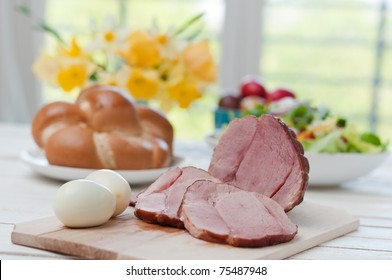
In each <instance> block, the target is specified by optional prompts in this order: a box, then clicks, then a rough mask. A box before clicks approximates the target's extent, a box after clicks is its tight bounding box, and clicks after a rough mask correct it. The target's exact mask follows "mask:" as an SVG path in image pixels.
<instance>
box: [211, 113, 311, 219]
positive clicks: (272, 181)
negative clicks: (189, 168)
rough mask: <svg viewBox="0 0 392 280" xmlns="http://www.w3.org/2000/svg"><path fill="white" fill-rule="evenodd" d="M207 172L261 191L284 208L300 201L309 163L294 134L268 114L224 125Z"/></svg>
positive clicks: (247, 188)
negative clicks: (224, 129) (225, 126)
mask: <svg viewBox="0 0 392 280" xmlns="http://www.w3.org/2000/svg"><path fill="white" fill-rule="evenodd" d="M208 172H209V173H210V174H211V175H212V176H214V177H216V178H218V179H219V180H221V181H222V182H225V183H228V184H231V185H235V186H237V187H239V188H241V189H243V190H248V191H252V192H258V193H261V194H264V195H266V196H268V197H270V198H272V199H273V200H275V201H276V202H278V203H279V204H280V205H281V206H282V207H283V209H284V210H285V211H289V210H291V209H292V208H293V207H295V206H296V205H298V204H299V203H301V202H302V200H303V197H304V193H305V190H306V188H307V184H308V173H309V164H308V161H307V159H306V158H305V157H304V150H303V147H302V145H301V144H300V143H299V142H298V141H297V140H296V136H295V133H294V132H293V131H291V130H290V129H289V128H288V127H287V126H286V125H285V124H284V123H283V122H282V121H280V120H279V119H278V118H276V117H274V116H272V115H263V116H261V117H260V118H256V117H254V116H246V117H243V118H241V119H235V120H233V121H232V122H230V124H229V125H228V127H227V129H226V131H225V133H224V134H223V135H222V136H221V138H220V140H219V143H218V145H217V146H216V147H215V149H214V152H213V155H212V159H211V163H210V166H209V169H208Z"/></svg>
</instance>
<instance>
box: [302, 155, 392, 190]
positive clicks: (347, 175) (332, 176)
mask: <svg viewBox="0 0 392 280" xmlns="http://www.w3.org/2000/svg"><path fill="white" fill-rule="evenodd" d="M305 156H306V158H307V159H308V161H309V165H310V172H309V185H311V186H334V185H339V184H341V183H343V182H346V181H350V180H354V179H357V178H359V177H363V176H365V175H367V174H369V173H370V172H371V171H373V170H374V169H376V168H377V167H378V166H380V165H381V164H382V163H383V162H384V161H385V160H386V159H387V158H388V157H389V156H390V153H388V152H384V153H379V154H361V153H336V154H323V153H311V152H306V153H305Z"/></svg>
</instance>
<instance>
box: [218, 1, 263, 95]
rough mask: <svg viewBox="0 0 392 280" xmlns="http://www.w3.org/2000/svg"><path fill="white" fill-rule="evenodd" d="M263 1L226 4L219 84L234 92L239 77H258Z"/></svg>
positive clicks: (230, 2)
mask: <svg viewBox="0 0 392 280" xmlns="http://www.w3.org/2000/svg"><path fill="white" fill-rule="evenodd" d="M263 2H264V1H263V0H241V1H239V0H226V12H225V23H224V28H223V34H222V57H221V60H220V65H219V68H220V83H221V85H222V87H223V88H228V89H229V88H230V89H236V88H237V87H238V83H239V81H240V80H241V78H242V77H244V76H245V75H247V74H252V75H258V74H260V70H259V69H260V58H261V25H262V17H261V15H262V7H263Z"/></svg>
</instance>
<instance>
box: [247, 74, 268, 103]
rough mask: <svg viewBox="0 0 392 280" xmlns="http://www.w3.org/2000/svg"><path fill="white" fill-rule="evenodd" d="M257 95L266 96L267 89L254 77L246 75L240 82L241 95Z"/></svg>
mask: <svg viewBox="0 0 392 280" xmlns="http://www.w3.org/2000/svg"><path fill="white" fill-rule="evenodd" d="M247 96H259V97H262V98H267V91H266V90H265V88H264V87H263V86H262V85H261V82H260V80H259V79H257V78H256V77H246V78H244V80H243V82H242V83H241V97H242V98H244V97H247Z"/></svg>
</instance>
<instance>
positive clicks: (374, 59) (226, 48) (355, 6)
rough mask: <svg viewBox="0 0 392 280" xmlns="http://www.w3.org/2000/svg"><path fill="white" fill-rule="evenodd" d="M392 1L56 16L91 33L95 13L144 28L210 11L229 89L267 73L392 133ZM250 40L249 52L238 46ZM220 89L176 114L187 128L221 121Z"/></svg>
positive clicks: (209, 4)
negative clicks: (245, 77)
mask: <svg viewBox="0 0 392 280" xmlns="http://www.w3.org/2000/svg"><path fill="white" fill-rule="evenodd" d="M391 4H392V1H391V0H379V1H373V0H342V1H339V0H292V1H288V0H265V1H259V0H243V1H238V0H210V1H208V0H202V1H200V0H191V1H181V0H165V1H163V0H161V1H159V0H144V1H141V0H117V1H109V0H96V1H94V5H92V4H91V1H79V0H69V1H61V0H51V1H47V7H46V12H47V13H46V17H47V21H48V22H49V23H50V24H51V25H52V26H55V27H56V28H58V29H60V30H61V32H63V33H65V34H68V35H69V34H71V33H75V31H76V32H78V33H79V34H80V32H84V30H86V29H87V28H88V22H89V19H90V15H94V18H95V19H96V20H97V21H98V22H101V23H102V22H103V20H104V18H105V17H106V16H107V15H112V16H115V17H117V18H118V19H119V21H120V22H121V23H122V24H124V25H127V26H131V27H142V28H143V27H146V26H148V25H149V24H150V23H151V20H152V19H155V20H156V21H157V22H158V23H159V25H160V26H162V27H167V28H169V27H170V26H171V25H175V24H178V23H180V22H183V21H184V20H186V19H187V18H190V17H191V16H193V15H195V14H196V13H198V12H200V11H204V12H205V20H206V24H205V30H204V32H203V34H202V36H205V37H208V38H210V39H211V40H212V43H213V50H214V54H215V57H216V58H217V59H220V60H221V61H220V66H221V69H220V72H221V84H220V86H221V87H227V86H230V87H236V86H238V83H239V79H240V78H241V75H244V74H247V73H248V74H257V73H254V72H260V73H261V75H262V76H263V78H264V81H265V84H266V86H267V88H268V89H273V88H274V87H277V86H286V87H289V88H291V89H293V90H294V91H295V92H296V93H297V95H298V97H299V98H301V99H306V100H310V101H311V102H313V103H314V104H315V105H321V104H324V105H327V106H328V107H330V108H331V109H332V110H333V111H334V112H336V113H339V114H342V115H344V116H347V117H348V118H350V119H352V120H353V121H355V122H356V123H358V124H359V125H360V126H361V127H362V128H363V129H369V128H372V129H377V132H379V133H381V135H382V136H383V138H386V139H390V140H392V111H391V110H390V107H391V106H392V76H391V73H392V37H391V35H390V34H391V20H392V11H391V9H390V6H391ZM70 18H71V20H70ZM242 23H243V25H241V24H242ZM238 26H239V28H237V27H238ZM247 26H248V28H249V29H248V30H247V31H246V32H244V30H246V28H247ZM250 26H251V27H252V28H250ZM241 28H242V29H241ZM238 38H239V39H238ZM48 45H50V42H49V41H48ZM241 46H247V47H248V49H247V50H248V51H249V52H248V53H246V52H241V51H238V50H240V49H241ZM253 46H259V47H253ZM258 57H260V60H258ZM237 68H238V69H237ZM219 91H220V88H219V87H217V88H212V89H211V94H210V95H207V96H206V97H205V98H204V99H203V100H202V101H201V102H199V103H198V104H197V105H195V106H193V107H192V109H191V110H190V111H189V112H184V111H180V110H178V111H174V112H172V113H171V114H170V116H169V117H170V118H171V120H172V121H173V123H174V124H175V126H176V127H177V128H178V129H177V134H178V135H177V136H179V137H191V138H199V139H200V138H202V137H203V136H204V134H205V133H207V132H209V131H210V130H212V129H213V127H212V126H213V120H212V118H213V116H212V114H211V112H212V110H213V109H214V107H215V105H216V95H214V94H216V93H219ZM52 96H53V95H52Z"/></svg>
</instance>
